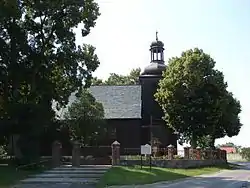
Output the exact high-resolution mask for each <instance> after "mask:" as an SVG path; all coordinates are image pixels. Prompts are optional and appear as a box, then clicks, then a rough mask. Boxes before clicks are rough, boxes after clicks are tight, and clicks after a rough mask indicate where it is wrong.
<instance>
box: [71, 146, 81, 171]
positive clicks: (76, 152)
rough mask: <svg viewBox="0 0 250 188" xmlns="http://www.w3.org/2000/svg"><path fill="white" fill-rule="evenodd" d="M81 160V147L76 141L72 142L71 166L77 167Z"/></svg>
mask: <svg viewBox="0 0 250 188" xmlns="http://www.w3.org/2000/svg"><path fill="white" fill-rule="evenodd" d="M80 160H81V147H80V143H79V142H78V141H74V142H73V149H72V166H74V167H79V166H80Z"/></svg>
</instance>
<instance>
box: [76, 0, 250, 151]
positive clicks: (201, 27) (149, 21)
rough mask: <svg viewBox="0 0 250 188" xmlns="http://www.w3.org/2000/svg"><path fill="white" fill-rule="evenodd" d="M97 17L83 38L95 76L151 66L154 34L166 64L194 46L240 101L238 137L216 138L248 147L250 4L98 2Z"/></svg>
mask: <svg viewBox="0 0 250 188" xmlns="http://www.w3.org/2000/svg"><path fill="white" fill-rule="evenodd" d="M96 2H98V3H99V6H100V12H101V16H100V17H99V18H98V20H97V24H96V27H95V28H93V29H92V31H91V34H90V35H89V36H87V37H85V38H81V37H80V33H79V32H78V33H77V42H78V43H79V44H81V43H88V44H92V45H94V46H95V47H96V53H97V55H98V57H99V59H100V62H101V65H100V67H99V68H98V70H97V71H96V72H95V76H98V77H100V78H104V79H105V78H107V76H108V75H109V73H111V72H115V73H120V74H127V73H129V72H130V70H131V69H133V68H137V67H141V68H142V69H143V68H144V67H145V66H147V65H148V64H149V62H150V53H149V45H150V43H151V42H152V41H153V40H155V31H156V30H158V32H159V39H160V40H162V41H163V42H164V43H165V49H166V50H165V61H166V63H167V60H168V59H169V58H170V57H173V56H179V55H180V54H181V52H182V51H184V50H187V49H190V48H194V47H198V48H202V49H203V50H204V51H205V52H206V53H208V54H210V55H211V56H212V57H213V58H214V59H215V61H216V62H217V65H216V68H217V69H219V70H221V71H223V73H224V75H225V80H226V81H227V82H228V85H229V90H230V91H232V92H233V93H234V94H235V96H236V97H237V98H238V99H239V100H240V101H241V104H242V113H241V120H242V123H243V124H244V125H243V127H242V129H241V132H240V134H239V135H238V136H236V137H233V138H223V139H219V140H217V141H216V142H217V143H224V142H227V141H232V142H234V143H236V144H239V145H242V146H250V123H249V122H250V121H249V120H248V116H249V115H250V86H248V84H249V82H250V62H249V61H250V1H249V0H220V1H218V0H190V1H187V0H171V1H170V0H97V1H96Z"/></svg>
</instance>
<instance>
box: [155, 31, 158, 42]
mask: <svg viewBox="0 0 250 188" xmlns="http://www.w3.org/2000/svg"><path fill="white" fill-rule="evenodd" d="M155 35H156V41H158V31H156V33H155Z"/></svg>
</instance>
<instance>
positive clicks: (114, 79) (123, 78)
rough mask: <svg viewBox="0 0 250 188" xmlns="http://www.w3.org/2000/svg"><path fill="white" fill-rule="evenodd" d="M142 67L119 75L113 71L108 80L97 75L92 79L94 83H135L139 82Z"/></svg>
mask: <svg viewBox="0 0 250 188" xmlns="http://www.w3.org/2000/svg"><path fill="white" fill-rule="evenodd" d="M140 74H141V69H140V68H136V69H132V70H131V72H130V73H129V74H128V75H119V74H116V73H111V74H110V76H109V77H108V79H107V80H104V81H103V80H101V79H98V78H97V77H94V78H93V79H92V85H135V84H139V76H140Z"/></svg>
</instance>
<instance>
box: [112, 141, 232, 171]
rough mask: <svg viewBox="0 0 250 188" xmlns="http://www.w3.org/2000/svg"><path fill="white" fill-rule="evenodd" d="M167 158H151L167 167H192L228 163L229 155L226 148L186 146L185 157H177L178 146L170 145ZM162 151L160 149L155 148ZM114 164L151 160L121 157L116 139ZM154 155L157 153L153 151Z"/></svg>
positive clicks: (127, 164)
mask: <svg viewBox="0 0 250 188" xmlns="http://www.w3.org/2000/svg"><path fill="white" fill-rule="evenodd" d="M166 150H167V152H165V153H166V154H165V155H166V156H165V159H163V158H160V159H159V158H158V159H157V158H153V160H151V165H152V166H158V167H166V168H192V167H201V166H212V165H218V164H226V163H227V155H226V152H225V151H224V150H220V149H215V150H214V149H210V148H207V149H205V150H203V149H201V148H195V149H193V148H189V147H186V148H184V157H183V159H176V158H175V154H176V148H174V146H172V145H170V146H168V147H167V148H166ZM155 151H160V150H155ZM112 153H113V154H112V165H122V166H134V165H140V164H142V165H149V160H140V159H138V158H137V159H121V156H120V143H118V142H117V141H115V142H114V143H113V144H112ZM153 155H157V154H155V153H153Z"/></svg>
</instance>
